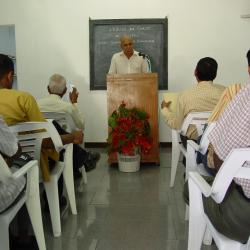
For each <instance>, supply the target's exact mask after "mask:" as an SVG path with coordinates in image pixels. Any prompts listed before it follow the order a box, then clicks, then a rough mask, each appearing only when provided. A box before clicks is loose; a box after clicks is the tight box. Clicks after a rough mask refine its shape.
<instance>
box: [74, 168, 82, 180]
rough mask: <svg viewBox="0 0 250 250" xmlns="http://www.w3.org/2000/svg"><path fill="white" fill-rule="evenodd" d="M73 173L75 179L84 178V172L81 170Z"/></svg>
mask: <svg viewBox="0 0 250 250" xmlns="http://www.w3.org/2000/svg"><path fill="white" fill-rule="evenodd" d="M73 175H74V180H78V179H80V178H82V173H81V172H80V170H78V171H74V172H73Z"/></svg>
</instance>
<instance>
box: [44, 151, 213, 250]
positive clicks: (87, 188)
mask: <svg viewBox="0 0 250 250" xmlns="http://www.w3.org/2000/svg"><path fill="white" fill-rule="evenodd" d="M170 164H171V150H170V149H166V148H164V149H162V150H161V164H160V167H159V166H143V167H141V170H140V171H139V172H137V173H121V172H119V171H118V170H117V168H114V167H109V166H108V164H107V155H106V154H105V153H102V157H101V160H100V161H99V163H98V166H97V168H96V169H95V170H94V171H91V172H89V173H88V184H87V185H84V186H81V185H79V183H76V192H77V195H76V199H77V209H78V215H77V216H73V215H71V214H70V213H69V214H66V215H65V216H64V218H63V220H62V236H61V237H59V238H54V237H53V236H52V232H51V225H50V221H49V219H48V218H45V221H44V222H45V223H44V224H45V234H46V244H47V249H48V250H182V249H183V250H185V249H187V230H188V222H186V221H185V220H184V211H185V205H184V202H183V199H182V187H183V167H182V166H180V167H179V169H178V173H177V177H176V182H175V186H174V188H172V189H171V188H169V181H170ZM202 249H207V250H209V249H210V250H212V249H217V248H216V247H215V246H214V245H212V246H209V247H205V246H203V247H202Z"/></svg>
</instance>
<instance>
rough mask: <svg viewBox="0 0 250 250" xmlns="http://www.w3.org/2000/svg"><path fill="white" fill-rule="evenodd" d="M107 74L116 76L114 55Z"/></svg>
mask: <svg viewBox="0 0 250 250" xmlns="http://www.w3.org/2000/svg"><path fill="white" fill-rule="evenodd" d="M109 74H117V70H116V65H115V55H113V56H112V59H111V64H110V67H109Z"/></svg>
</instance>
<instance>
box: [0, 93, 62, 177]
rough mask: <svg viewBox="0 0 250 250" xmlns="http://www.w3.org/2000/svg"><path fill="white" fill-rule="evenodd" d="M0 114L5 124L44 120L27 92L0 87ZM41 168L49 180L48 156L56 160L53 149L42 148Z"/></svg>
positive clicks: (56, 156)
mask: <svg viewBox="0 0 250 250" xmlns="http://www.w3.org/2000/svg"><path fill="white" fill-rule="evenodd" d="M0 114H1V115H2V116H3V117H4V119H5V122H6V123H7V125H14V124H17V123H20V122H29V121H32V122H44V121H46V120H45V119H44V117H43V115H42V113H41V112H40V110H39V108H38V106H37V103H36V100H35V99H34V97H33V96H31V95H30V94H29V93H27V92H23V91H19V90H14V89H0ZM42 153H43V154H42V156H43V157H41V170H42V175H43V180H44V181H49V176H50V175H49V168H48V157H51V158H53V159H55V160H58V154H57V153H56V151H55V150H42Z"/></svg>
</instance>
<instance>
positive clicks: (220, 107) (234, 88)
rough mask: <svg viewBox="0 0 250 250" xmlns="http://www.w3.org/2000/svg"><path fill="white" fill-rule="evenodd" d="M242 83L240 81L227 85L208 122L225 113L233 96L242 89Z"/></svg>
mask: <svg viewBox="0 0 250 250" xmlns="http://www.w3.org/2000/svg"><path fill="white" fill-rule="evenodd" d="M241 87H242V85H241V84H239V83H236V84H233V85H231V86H229V87H227V88H226V89H225V90H224V92H223V93H222V95H221V98H220V100H219V102H218V103H217V105H216V106H215V108H214V110H213V112H212V114H211V115H210V117H209V118H208V123H211V122H215V121H217V120H218V118H219V116H220V115H221V114H222V113H223V111H224V109H225V108H226V106H227V105H228V104H229V103H230V102H231V101H232V99H233V97H234V96H235V95H236V94H237V93H238V92H239V91H240V90H241Z"/></svg>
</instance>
